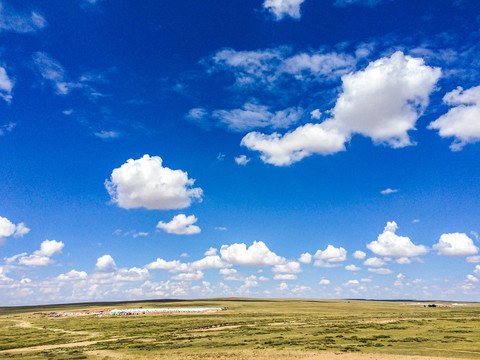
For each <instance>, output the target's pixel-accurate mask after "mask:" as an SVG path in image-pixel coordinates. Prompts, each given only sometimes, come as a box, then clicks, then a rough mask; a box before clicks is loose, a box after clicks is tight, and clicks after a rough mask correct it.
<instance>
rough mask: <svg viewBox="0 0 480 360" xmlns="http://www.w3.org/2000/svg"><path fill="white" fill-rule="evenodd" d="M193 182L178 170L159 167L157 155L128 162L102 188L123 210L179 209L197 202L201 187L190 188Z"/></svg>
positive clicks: (115, 171)
mask: <svg viewBox="0 0 480 360" xmlns="http://www.w3.org/2000/svg"><path fill="white" fill-rule="evenodd" d="M194 182H195V180H193V179H189V178H188V174H187V173H186V172H184V171H182V170H172V169H169V168H167V167H163V166H162V158H161V157H159V156H152V157H150V156H149V155H144V156H143V157H142V158H141V159H138V160H133V159H129V160H127V162H126V163H125V164H123V165H122V166H121V167H119V168H117V169H114V170H113V172H112V175H111V177H110V180H105V187H106V188H107V190H108V193H109V194H110V196H111V198H112V201H113V202H114V203H116V204H117V205H118V206H119V207H122V208H125V209H131V208H139V207H145V208H147V209H150V210H151V209H161V210H166V209H182V208H186V207H188V206H190V204H191V203H192V201H193V200H198V201H201V199H202V194H203V191H202V189H201V188H192V186H193V184H194Z"/></svg>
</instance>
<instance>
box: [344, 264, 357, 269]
mask: <svg viewBox="0 0 480 360" xmlns="http://www.w3.org/2000/svg"><path fill="white" fill-rule="evenodd" d="M360 269H361V268H360V267H358V266H356V265H354V264H352V265H347V266H345V270H348V271H358V270H360Z"/></svg>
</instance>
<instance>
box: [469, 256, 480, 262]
mask: <svg viewBox="0 0 480 360" xmlns="http://www.w3.org/2000/svg"><path fill="white" fill-rule="evenodd" d="M467 262H469V263H480V255H475V256H469V257H467Z"/></svg>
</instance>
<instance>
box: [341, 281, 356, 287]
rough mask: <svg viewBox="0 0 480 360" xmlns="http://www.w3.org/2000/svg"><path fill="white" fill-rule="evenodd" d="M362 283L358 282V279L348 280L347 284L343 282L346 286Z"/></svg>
mask: <svg viewBox="0 0 480 360" xmlns="http://www.w3.org/2000/svg"><path fill="white" fill-rule="evenodd" d="M359 284H360V283H359V282H358V280H348V281H347V282H346V283H345V284H343V285H344V286H357V285H359Z"/></svg>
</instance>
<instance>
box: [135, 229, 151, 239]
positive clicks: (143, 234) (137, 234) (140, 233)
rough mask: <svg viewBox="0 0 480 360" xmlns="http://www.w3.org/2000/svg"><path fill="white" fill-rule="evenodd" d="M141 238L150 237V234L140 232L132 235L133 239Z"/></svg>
mask: <svg viewBox="0 0 480 360" xmlns="http://www.w3.org/2000/svg"><path fill="white" fill-rule="evenodd" d="M140 236H148V233H147V232H143V231H140V232H138V233H135V234H133V235H132V237H134V238H137V237H140Z"/></svg>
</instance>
